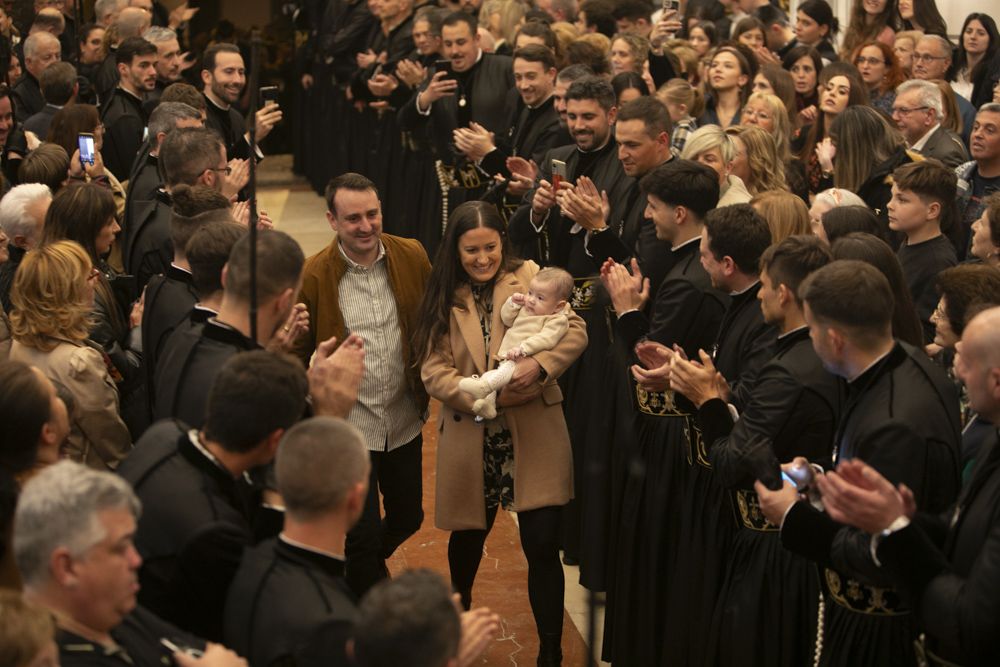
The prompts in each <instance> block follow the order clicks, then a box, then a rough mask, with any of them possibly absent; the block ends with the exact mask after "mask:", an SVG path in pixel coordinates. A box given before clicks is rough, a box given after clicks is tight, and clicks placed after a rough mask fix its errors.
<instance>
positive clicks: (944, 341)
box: [931, 295, 958, 350]
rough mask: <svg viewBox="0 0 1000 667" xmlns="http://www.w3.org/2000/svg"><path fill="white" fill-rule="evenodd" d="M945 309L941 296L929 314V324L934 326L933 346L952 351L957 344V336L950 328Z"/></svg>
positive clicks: (946, 305) (945, 305) (946, 304)
mask: <svg viewBox="0 0 1000 667" xmlns="http://www.w3.org/2000/svg"><path fill="white" fill-rule="evenodd" d="M947 308H948V302H947V300H946V299H945V297H944V296H943V295H942V296H941V300H940V301H938V305H937V308H935V309H934V312H933V313H931V324H933V325H934V344H935V345H940V346H941V347H943V348H945V349H948V350H953V349H955V343H957V342H958V336H957V335H956V334H955V330H954V329H952V328H951V322H949V321H948V315H947V312H948V310H947Z"/></svg>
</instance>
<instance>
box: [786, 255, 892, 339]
mask: <svg viewBox="0 0 1000 667" xmlns="http://www.w3.org/2000/svg"><path fill="white" fill-rule="evenodd" d="M799 298H800V299H801V300H802V301H803V302H804V303H805V304H806V305H808V306H809V310H810V311H811V312H812V316H813V318H814V319H816V320H817V321H819V323H820V324H821V325H833V326H837V327H839V328H840V329H842V330H844V332H845V333H846V335H847V336H848V337H849V338H850V339H851V341H852V342H854V344H855V345H857V346H858V347H861V348H862V349H873V348H874V347H876V346H877V345H878V343H880V342H883V341H884V340H885V339H887V338H891V336H892V313H893V309H894V306H895V302H894V301H893V297H892V289H891V288H890V287H889V280H888V279H887V278H886V277H885V275H883V274H882V272H881V271H879V270H878V269H876V268H875V267H874V266H872V265H871V264H869V263H868V262H862V261H860V260H856V259H838V260H836V261H833V262H830V263H829V264H827V265H826V266H824V267H823V268H821V269H819V270H818V271H815V272H814V273H813V274H812V275H810V276H809V277H808V278H806V279H805V280H804V281H803V282H802V285H800V286H799Z"/></svg>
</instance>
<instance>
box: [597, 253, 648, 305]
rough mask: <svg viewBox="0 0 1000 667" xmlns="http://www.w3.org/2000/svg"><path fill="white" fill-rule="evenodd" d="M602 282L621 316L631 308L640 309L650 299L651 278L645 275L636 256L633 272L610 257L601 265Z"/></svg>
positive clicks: (633, 262) (633, 260)
mask: <svg viewBox="0 0 1000 667" xmlns="http://www.w3.org/2000/svg"><path fill="white" fill-rule="evenodd" d="M601 282H602V283H603V284H604V287H605V289H607V290H608V294H610V295H611V303H612V305H613V306H614V308H615V312H617V313H618V315H619V316H621V315H622V314H623V313H626V312H628V311H630V310H640V309H641V308H642V307H643V306H644V305H646V301H648V300H649V278H644V277H643V275H642V270H641V269H640V268H639V262H637V261H636V260H635V258H633V259H632V273H629V271H628V269H626V268H625V267H624V266H622V265H621V264H619V263H617V262H615V261H614V260H611V259H608V260H607V261H606V262H604V265H603V266H602V267H601Z"/></svg>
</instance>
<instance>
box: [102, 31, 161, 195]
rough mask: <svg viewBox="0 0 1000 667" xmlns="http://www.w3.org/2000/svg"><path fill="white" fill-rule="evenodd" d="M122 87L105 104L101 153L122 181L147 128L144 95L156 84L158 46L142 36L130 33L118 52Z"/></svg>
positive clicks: (116, 60)
mask: <svg viewBox="0 0 1000 667" xmlns="http://www.w3.org/2000/svg"><path fill="white" fill-rule="evenodd" d="M115 62H116V63H117V66H118V87H117V88H115V89H114V92H113V93H112V94H111V98H110V99H108V100H107V101H106V102H105V103H104V104H103V105H102V106H101V122H102V123H103V124H104V127H105V136H104V148H103V149H101V155H102V156H103V157H104V164H105V166H106V167H107V168H108V169H109V170H110V171H111V173H112V174H114V175H115V178H117V179H118V180H119V181H124V180H127V179H128V177H129V170H130V169H131V167H132V162H133V161H134V160H135V156H136V155H137V154H138V153H139V147H140V146H142V140H143V135H144V134H145V132H146V121H147V120H148V118H147V116H146V111H145V109H143V106H142V98H143V95H145V94H146V93H148V92H149V91H151V90H153V88H154V87H155V85H156V46H155V45H153V44H151V43H150V42H147V41H146V40H144V39H143V38H142V37H130V38H128V39H126V40H125V41H124V42H122V43H121V45H120V46H119V47H118V51H116V52H115Z"/></svg>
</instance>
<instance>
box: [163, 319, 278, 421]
mask: <svg viewBox="0 0 1000 667" xmlns="http://www.w3.org/2000/svg"><path fill="white" fill-rule="evenodd" d="M255 349H259V346H258V345H256V344H255V343H254V342H253V341H251V340H250V339H249V338H247V337H245V336H244V335H243V334H241V333H240V332H238V331H236V330H235V329H233V328H232V327H229V326H226V325H224V324H221V323H219V322H218V321H217V320H214V319H211V320H209V321H208V322H205V323H204V324H203V325H200V326H195V327H191V328H178V329H176V330H175V331H174V333H173V334H171V336H170V338H169V339H168V340H167V343H166V345H165V346H164V348H163V353H162V354H161V355H160V359H159V361H158V362H157V364H156V371H155V389H154V393H155V396H156V403H155V406H154V409H153V415H154V417H155V418H156V419H165V418H170V417H173V418H175V419H180V420H182V421H184V422H185V423H186V424H188V425H190V426H192V427H195V428H201V426H202V425H203V424H204V423H205V409H206V407H207V406H208V393H209V391H210V390H211V388H212V384H213V383H214V382H215V376H216V375H218V373H219V370H221V369H222V366H223V365H225V363H226V361H228V360H229V358H230V357H232V356H233V355H234V354H238V353H240V352H246V351H249V350H255Z"/></svg>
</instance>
